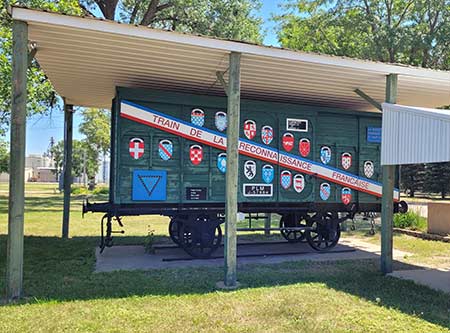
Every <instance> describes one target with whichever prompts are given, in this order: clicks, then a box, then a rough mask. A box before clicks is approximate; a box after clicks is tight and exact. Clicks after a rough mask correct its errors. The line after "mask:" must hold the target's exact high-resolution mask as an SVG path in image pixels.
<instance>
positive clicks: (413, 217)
mask: <svg viewBox="0 0 450 333" xmlns="http://www.w3.org/2000/svg"><path fill="white" fill-rule="evenodd" d="M426 226H427V219H426V218H424V217H422V216H420V215H419V214H417V213H416V212H412V211H409V212H407V213H404V214H402V213H397V214H394V227H395V228H401V229H412V230H425V229H426Z"/></svg>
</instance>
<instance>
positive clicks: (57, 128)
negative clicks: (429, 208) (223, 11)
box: [7, 0, 283, 155]
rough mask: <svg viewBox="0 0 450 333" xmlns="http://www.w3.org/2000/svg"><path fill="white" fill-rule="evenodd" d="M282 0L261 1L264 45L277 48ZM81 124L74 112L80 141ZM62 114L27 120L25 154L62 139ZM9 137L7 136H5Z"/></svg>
mask: <svg viewBox="0 0 450 333" xmlns="http://www.w3.org/2000/svg"><path fill="white" fill-rule="evenodd" d="M282 2H283V0H262V7H261V9H260V11H259V13H258V15H259V16H260V17H261V18H262V19H263V26H262V30H263V32H265V38H264V44H265V45H272V46H279V43H278V40H277V36H276V32H275V27H276V24H275V22H273V21H272V20H271V18H272V16H273V15H274V14H275V15H276V14H279V13H280V8H279V4H280V3H282ZM80 122H81V116H80V112H75V114H74V119H73V129H74V133H73V138H74V139H81V138H82V135H81V134H80V133H79V132H78V126H79V125H80ZM63 131H64V114H63V112H62V110H54V111H53V112H52V114H51V115H49V116H35V117H33V118H30V119H28V120H27V147H26V154H27V155H29V154H39V155H42V154H43V153H44V152H45V151H46V150H47V149H48V147H49V143H50V138H51V137H53V138H54V139H55V142H58V141H59V140H62V139H63V135H64V134H63ZM7 135H8V136H7V137H9V134H7Z"/></svg>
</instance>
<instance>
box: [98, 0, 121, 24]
mask: <svg viewBox="0 0 450 333" xmlns="http://www.w3.org/2000/svg"><path fill="white" fill-rule="evenodd" d="M118 2H119V0H95V3H96V4H97V6H98V7H99V8H100V10H101V11H102V14H103V16H104V17H105V19H107V20H114V17H115V16H116V8H117V3H118Z"/></svg>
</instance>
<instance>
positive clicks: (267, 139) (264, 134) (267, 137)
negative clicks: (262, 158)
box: [261, 126, 273, 145]
mask: <svg viewBox="0 0 450 333" xmlns="http://www.w3.org/2000/svg"><path fill="white" fill-rule="evenodd" d="M261 140H262V142H264V143H265V144H266V145H268V144H270V143H271V142H272V140H273V128H272V127H270V126H263V128H262V129H261Z"/></svg>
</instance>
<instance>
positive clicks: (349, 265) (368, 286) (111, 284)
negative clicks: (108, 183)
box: [0, 184, 450, 332]
mask: <svg viewBox="0 0 450 333" xmlns="http://www.w3.org/2000/svg"><path fill="white" fill-rule="evenodd" d="M55 188H56V186H55V185H42V184H27V201H26V215H25V220H26V222H25V233H26V235H27V237H26V239H25V263H24V289H25V293H26V299H25V300H24V301H23V302H22V303H20V304H15V305H8V306H0V332H60V331H82V332H90V331H100V330H101V331H103V332H162V331H169V332H172V331H173V332H175V331H176V332H192V331H211V332H212V331H225V332H234V331H245V332H262V331H268V332H292V331H304V332H336V331H341V332H342V331H355V332H379V331H386V332H394V331H405V332H406V331H408V332H450V297H449V295H446V294H443V293H440V292H436V291H433V290H430V289H428V288H425V287H421V286H417V285H415V284H414V283H412V282H409V281H402V280H397V279H394V278H389V277H383V276H382V275H381V274H380V273H379V272H378V261H370V260H369V261H355V262H344V261H343V262H337V263H327V262H324V263H313V262H295V263H283V264H276V265H248V266H243V267H240V268H239V271H238V274H239V275H238V276H239V281H240V282H241V283H242V285H243V287H242V288H241V289H239V290H237V291H232V292H222V291H217V290H216V289H215V283H216V282H217V281H219V280H222V278H223V269H222V268H195V269H193V268H189V269H170V270H154V271H147V272H145V271H132V272H125V271H123V272H114V273H98V274H97V273H93V267H94V264H95V257H94V248H95V246H96V245H97V242H98V239H97V237H98V232H99V223H98V222H99V220H100V217H101V216H100V215H98V214H97V215H92V214H89V215H87V216H86V218H85V219H84V220H82V219H81V213H80V212H81V206H80V204H81V200H80V199H79V198H77V199H75V198H74V200H73V202H74V204H73V206H72V209H73V210H72V214H71V225H70V234H71V236H72V238H71V239H69V240H62V239H60V238H59V236H60V233H61V207H62V197H61V195H60V194H59V193H57V192H56V191H55V190H54V189H55ZM125 223H126V231H127V235H128V236H127V237H123V238H121V239H119V242H122V243H142V242H143V239H144V237H145V235H146V234H147V232H148V229H152V230H154V231H155V234H156V236H157V237H159V239H161V240H162V239H166V228H167V220H166V219H165V218H162V217H145V218H143V217H141V218H140V217H135V218H126V219H125ZM6 230H7V187H6V185H4V184H1V185H0V251H1V253H2V255H1V256H0V288H2V289H3V288H4V278H3V277H4V276H5V255H4V253H5V249H6V235H5V234H6ZM355 235H356V236H358V237H365V236H364V235H362V234H361V233H358V234H355ZM273 237H276V236H273ZM365 238H368V237H365ZM368 240H369V241H373V242H375V241H377V237H372V238H370V239H368ZM413 243H414V244H421V245H420V246H415V245H413ZM430 243H436V242H427V241H423V240H416V239H410V238H409V237H406V236H399V237H396V238H395V246H396V247H397V246H398V247H400V248H401V249H403V248H404V249H405V250H407V251H409V252H412V253H414V255H417V256H418V258H419V259H421V260H423V261H427V260H429V258H430V257H433V256H434V255H436V251H440V250H442V251H444V252H442V253H443V254H444V255H446V254H447V255H448V253H449V252H445V251H450V250H449V249H450V245H449V244H444V245H446V246H447V247H446V248H445V247H444V248H442V249H441V248H439V249H437V248H435V247H434V246H431V247H430V248H427V246H425V245H424V244H430ZM396 265H397V266H398V267H400V266H402V265H404V264H402V263H396Z"/></svg>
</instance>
